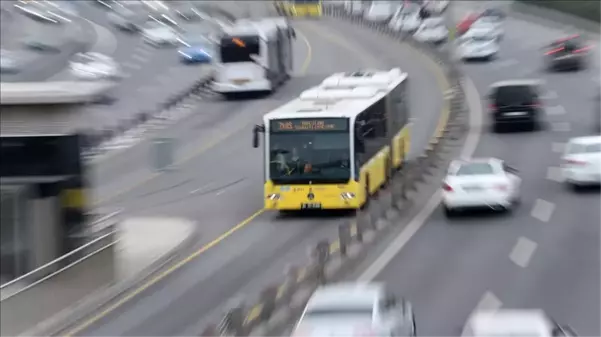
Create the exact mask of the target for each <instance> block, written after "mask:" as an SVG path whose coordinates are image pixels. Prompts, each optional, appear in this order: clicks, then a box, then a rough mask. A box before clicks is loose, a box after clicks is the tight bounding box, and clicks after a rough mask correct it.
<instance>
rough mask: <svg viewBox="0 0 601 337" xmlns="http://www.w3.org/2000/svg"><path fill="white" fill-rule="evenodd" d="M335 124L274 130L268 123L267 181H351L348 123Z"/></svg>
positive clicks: (275, 182)
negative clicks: (300, 129) (307, 128)
mask: <svg viewBox="0 0 601 337" xmlns="http://www.w3.org/2000/svg"><path fill="white" fill-rule="evenodd" d="M337 121H338V122H340V124H337V125H336V126H337V127H339V128H332V129H327V130H324V129H321V130H310V131H304V130H302V131H299V130H278V129H277V127H274V123H273V122H272V128H271V131H270V135H269V137H270V139H269V143H270V146H269V178H270V179H271V180H272V181H273V183H274V184H307V183H309V182H311V183H333V184H335V183H345V182H348V181H349V180H350V178H351V166H350V165H351V163H350V153H351V149H350V138H349V131H348V120H346V119H337ZM338 122H336V123H338ZM278 123H279V122H278ZM342 123H345V124H344V125H343V124H342ZM332 125H333V124H332Z"/></svg>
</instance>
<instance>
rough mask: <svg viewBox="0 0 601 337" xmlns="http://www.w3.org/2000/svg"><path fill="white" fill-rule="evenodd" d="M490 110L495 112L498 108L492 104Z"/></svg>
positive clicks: (489, 106)
mask: <svg viewBox="0 0 601 337" xmlns="http://www.w3.org/2000/svg"><path fill="white" fill-rule="evenodd" d="M488 109H490V110H493V111H495V110H497V106H496V105H494V104H492V103H491V104H489V105H488Z"/></svg>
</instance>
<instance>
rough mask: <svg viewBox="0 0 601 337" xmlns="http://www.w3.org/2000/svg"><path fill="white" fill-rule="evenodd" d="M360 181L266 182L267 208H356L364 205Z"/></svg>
mask: <svg viewBox="0 0 601 337" xmlns="http://www.w3.org/2000/svg"><path fill="white" fill-rule="evenodd" d="M360 186H361V185H360V183H358V182H356V181H353V180H351V181H350V182H348V183H344V184H312V185H308V184H307V185H274V184H273V183H272V182H271V181H268V182H266V183H265V209H269V210H302V209H356V208H358V207H360V206H361V205H362V203H363V202H362V200H360V199H362V198H361V197H362V196H361V194H362V193H363V192H362V191H361V189H360V188H359V187H360Z"/></svg>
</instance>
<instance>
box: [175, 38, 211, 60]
mask: <svg viewBox="0 0 601 337" xmlns="http://www.w3.org/2000/svg"><path fill="white" fill-rule="evenodd" d="M181 43H182V44H183V45H184V46H183V47H182V48H180V49H179V50H178V51H177V52H178V54H179V55H180V56H181V60H182V62H184V63H210V62H211V61H212V59H213V53H214V52H215V47H214V42H213V41H211V39H209V38H207V37H205V36H203V35H193V36H185V37H183V38H182V40H181Z"/></svg>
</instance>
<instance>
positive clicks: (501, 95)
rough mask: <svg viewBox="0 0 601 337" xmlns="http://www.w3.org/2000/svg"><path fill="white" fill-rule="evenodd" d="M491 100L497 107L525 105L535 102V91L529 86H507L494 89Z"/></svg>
mask: <svg viewBox="0 0 601 337" xmlns="http://www.w3.org/2000/svg"><path fill="white" fill-rule="evenodd" d="M493 99H494V101H495V103H496V105H498V106H504V105H516V104H517V105H525V104H531V103H533V102H534V101H535V100H536V89H534V88H533V87H532V86H531V85H508V86H502V87H498V88H496V89H495V91H494V93H493Z"/></svg>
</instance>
